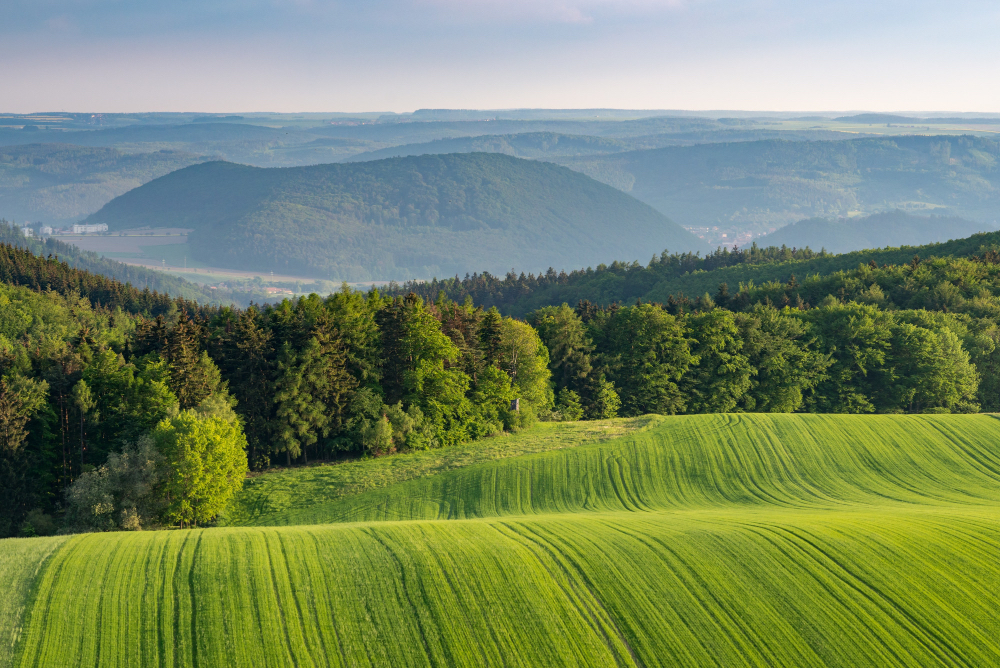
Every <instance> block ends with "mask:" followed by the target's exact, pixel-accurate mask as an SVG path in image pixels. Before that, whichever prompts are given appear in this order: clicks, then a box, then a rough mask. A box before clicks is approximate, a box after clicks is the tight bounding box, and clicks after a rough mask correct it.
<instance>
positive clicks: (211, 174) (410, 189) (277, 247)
mask: <svg viewBox="0 0 1000 668" xmlns="http://www.w3.org/2000/svg"><path fill="white" fill-rule="evenodd" d="M87 220H88V222H90V223H106V224H107V225H108V226H109V228H110V229H112V230H116V229H126V228H131V227H137V226H142V225H151V226H157V227H158V226H164V227H187V228H193V229H194V232H193V233H192V234H191V235H190V237H189V240H190V243H191V245H192V253H193V255H194V257H196V258H197V259H199V260H201V261H203V262H206V263H209V264H212V265H213V266H222V267H228V268H233V269H252V270H255V271H261V270H265V271H266V270H274V271H289V270H291V269H294V270H296V271H297V272H299V273H309V274H312V275H313V276H316V277H319V278H330V279H335V280H341V279H342V280H390V279H395V280H405V279H409V278H430V277H432V276H453V275H455V274H456V273H457V274H465V273H466V272H471V271H481V270H483V269H487V270H489V271H494V272H500V273H502V272H505V271H508V270H510V268H511V267H517V268H518V269H519V270H520V269H524V270H525V271H543V270H545V269H546V268H548V267H550V266H552V267H556V268H564V267H566V268H572V267H576V266H581V265H583V266H586V265H588V264H590V265H596V264H598V263H600V262H602V261H605V260H606V259H607V258H608V257H636V256H638V257H646V256H651V255H653V254H654V253H658V252H660V251H662V250H663V249H664V248H669V249H671V250H676V251H686V250H707V247H706V245H705V244H703V243H702V242H701V241H700V240H699V239H698V238H696V237H695V236H693V235H692V234H691V233H689V232H687V231H686V230H684V229H682V228H681V227H680V226H678V225H677V224H676V223H674V222H672V221H671V220H670V219H668V218H666V217H665V216H664V215H663V214H661V213H658V212H657V211H655V210H654V209H653V208H652V207H650V206H648V205H646V204H643V203H642V202H639V201H638V200H636V199H634V198H632V197H630V196H629V195H626V194H625V193H622V192H620V191H618V190H616V189H614V188H611V187H610V186H607V185H604V184H602V183H599V182H597V181H595V180H593V179H591V178H590V177H588V176H585V175H583V174H580V173H578V172H574V171H572V170H570V169H567V168H565V167H560V166H558V165H554V164H551V163H546V162H539V161H532V160H522V159H519V158H514V157H510V156H506V155H500V154H487V153H467V154H448V155H425V156H418V157H406V158H392V159H387V160H377V161H371V162H359V163H349V164H327V165H314V166H310V167H293V168H285V169H276V168H272V169H261V168H255V167H247V166H244V165H236V164H232V163H226V162H209V163H204V164H200V165H195V166H192V167H190V168H185V169H181V170H178V171H176V172H173V173H171V174H168V175H166V176H164V177H161V178H159V179H156V180H154V181H151V182H150V183H147V184H145V185H143V186H140V187H139V188H136V189H134V190H132V191H130V192H128V193H125V194H124V195H122V196H120V197H118V198H116V199H114V200H112V201H111V202H109V203H108V204H107V205H106V206H104V208H102V209H101V210H100V211H98V212H97V213H95V214H93V215H92V216H90V217H89V218H88V219H87Z"/></svg>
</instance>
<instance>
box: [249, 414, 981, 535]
mask: <svg viewBox="0 0 1000 668" xmlns="http://www.w3.org/2000/svg"><path fill="white" fill-rule="evenodd" d="M998 503H1000V419H998V418H997V417H995V416H992V415H866V416H854V415H808V414H807V415H769V414H731V415H692V416H677V417H669V418H661V419H659V420H657V421H656V422H655V423H653V424H652V426H651V427H650V428H649V429H647V430H644V431H642V432H638V433H635V434H632V435H630V436H626V437H623V438H619V439H614V440H611V441H607V442H604V443H595V444H590V445H581V446H579V447H576V448H571V449H564V450H558V451H553V452H546V453H541V454H535V455H526V456H519V457H514V458H510V459H504V460H499V461H493V462H487V463H481V464H476V465H473V466H468V467H466V468H463V469H460V470H454V471H448V472H444V473H441V474H438V475H432V476H427V477H423V478H418V479H413V480H410V481H407V482H403V483H399V484H395V485H392V486H388V487H385V488H383V489H379V490H374V491H370V492H364V493H362V494H357V495H354V496H346V497H343V498H340V499H337V500H334V501H330V502H325V503H324V502H320V503H312V504H310V505H305V506H303V507H294V505H289V506H288V509H287V510H284V511H282V512H275V513H262V514H260V515H258V516H256V517H253V518H248V519H247V522H246V523H247V524H257V525H303V524H322V523H329V522H362V521H388V520H392V521H398V520H414V519H467V518H482V517H502V516H513V515H536V514H548V513H565V512H614V511H622V510H629V511H648V510H663V509H672V510H684V509H702V508H725V507H738V506H751V507H752V506H759V507H816V508H842V507H845V506H847V505H855V504H861V505H885V504H902V505H907V504H931V505H942V504H944V505H947V504H974V505H975V504H998Z"/></svg>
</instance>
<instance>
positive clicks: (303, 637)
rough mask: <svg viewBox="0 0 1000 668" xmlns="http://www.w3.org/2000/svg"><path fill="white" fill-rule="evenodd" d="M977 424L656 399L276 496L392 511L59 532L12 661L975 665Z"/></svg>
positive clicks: (996, 472)
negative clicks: (339, 492)
mask: <svg viewBox="0 0 1000 668" xmlns="http://www.w3.org/2000/svg"><path fill="white" fill-rule="evenodd" d="M998 436H1000V420H998V419H997V418H995V417H993V416H989V415H966V416H961V415H958V416H811V415H773V416H763V415H756V416H754V415H739V416H734V415H701V416H690V417H676V418H663V419H661V420H660V421H659V422H658V423H657V424H656V425H655V426H653V428H651V429H649V430H645V431H641V432H639V433H636V434H633V435H630V436H627V437H624V438H620V439H618V440H612V441H607V442H603V443H596V444H591V445H586V444H584V445H579V446H577V447H575V448H568V449H563V450H557V451H554V452H547V453H543V454H536V455H528V456H526V457H518V458H514V459H504V460H499V461H495V462H484V463H482V464H479V465H475V466H471V467H465V468H462V469H459V470H452V471H449V472H445V473H442V474H439V475H432V476H429V477H426V478H423V479H419V480H411V481H409V482H405V483H402V484H400V485H392V486H389V487H386V488H384V489H381V490H377V491H375V492H367V493H363V494H360V495H357V496H355V497H348V498H344V499H341V500H339V501H337V502H335V503H334V504H332V505H331V504H324V503H319V504H315V505H314V507H313V508H312V509H311V511H310V512H312V513H313V514H312V516H309V517H305V516H303V517H299V518H298V519H301V520H303V521H333V520H358V519H362V518H375V517H382V518H387V517H396V518H404V517H405V518H412V519H411V520H410V521H404V522H398V521H394V522H378V521H376V522H361V523H357V522H352V523H348V524H334V525H327V526H292V527H238V528H224V529H202V530H189V531H168V532H164V531H160V532H142V533H131V534H129V533H118V534H90V535H81V536H74V537H71V538H70V539H68V540H67V541H66V542H65V543H63V544H62V546H61V547H59V549H57V551H56V552H55V553H54V554H53V556H52V557H51V558H49V559H48V561H45V563H44V565H43V566H42V568H41V569H40V571H39V573H38V575H37V577H36V578H34V579H33V580H34V584H33V586H32V589H31V595H30V597H29V598H28V599H26V598H25V597H22V598H21V599H20V600H30V601H32V602H33V603H32V604H31V605H30V610H28V611H27V612H26V613H25V614H24V615H23V617H22V618H21V622H23V624H22V625H23V628H24V631H23V633H22V634H21V636H20V640H19V641H18V644H17V646H16V652H15V654H14V656H13V657H12V659H13V660H12V661H11V662H10V663H11V665H21V666H33V665H78V664H91V665H123V664H128V665H171V666H174V665H184V666H187V665H192V666H193V665H238V666H249V665H257V666H260V665H268V666H278V665H298V666H302V665H308V666H320V665H322V666H328V665H329V666H353V665H359V666H384V665H413V666H424V665H462V666H465V665H468V666H473V665H476V666H479V665H506V666H538V665H547V666H549V665H551V666H804V665H817V666H888V665H892V666H921V667H923V666H970V667H972V666H985V665H996V664H997V662H998V661H1000V642H998V640H997V638H998V637H1000V621H998V619H997V617H996V615H995V611H996V609H997V607H998V606H1000V591H998V590H997V589H996V587H995V586H993V585H994V583H995V582H997V580H998V578H1000V562H998V561H997V559H996V553H997V550H998V549H1000V512H998V510H1000V484H998V483H1000V447H998V445H997V443H1000V439H998V438H997V437H998ZM392 459H393V458H386V459H383V460H381V461H378V460H376V461H375V462H374V463H373V464H372V466H376V467H386V466H390V465H392V462H391V461H390V460H392ZM383 462H384V463H383ZM280 475H283V474H272V476H280ZM300 501H301V502H302V503H309V499H308V498H307V497H303V498H301V499H300ZM425 517H455V518H458V517H486V519H471V520H462V519H453V520H447V521H439V520H438V521H433V520H430V521H429V520H421V519H419V518H425ZM257 519H258V520H265V519H267V521H271V522H274V521H278V520H280V521H282V522H291V521H295V520H296V518H295V517H293V516H292V515H290V514H288V513H284V514H281V516H280V517H271V518H257ZM414 520H416V521H414ZM36 540H37V541H41V540H45V539H30V540H27V541H25V540H22V541H4V542H3V543H0V555H4V556H8V555H13V554H14V553H15V550H13V549H12V548H11V546H14V547H16V548H17V549H21V550H22V552H23V551H24V550H23V549H22V546H28V547H31V546H33V545H36V543H32V542H31V541H36ZM37 545H38V547H37V549H32V550H29V551H28V552H25V557H24V558H25V561H26V562H31V563H32V564H34V563H38V560H39V559H40V558H41V556H42V555H43V554H44V552H45V551H46V550H47V549H49V547H50V546H51V544H43V543H41V542H38V543H37ZM29 552H30V554H29ZM2 563H3V559H0V564H2ZM29 565H30V564H29ZM15 575H16V574H15ZM24 578H25V576H21V580H22V581H23V580H24ZM21 590H22V591H23V586H22V588H21ZM3 603H4V599H3V598H2V595H0V608H2V605H3ZM0 662H2V658H0Z"/></svg>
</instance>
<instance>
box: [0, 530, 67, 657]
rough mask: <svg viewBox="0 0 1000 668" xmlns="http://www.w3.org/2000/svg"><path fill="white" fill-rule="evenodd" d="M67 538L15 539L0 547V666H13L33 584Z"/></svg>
mask: <svg viewBox="0 0 1000 668" xmlns="http://www.w3.org/2000/svg"><path fill="white" fill-rule="evenodd" d="M65 541H66V537H65V536H56V537H52V538H12V539H9V540H5V541H3V542H2V546H3V547H2V549H0V668H4V667H6V666H10V665H13V663H14V660H15V658H16V654H17V647H18V643H19V641H20V639H21V632H22V630H23V625H24V622H25V616H26V614H27V613H28V611H29V608H30V607H31V602H32V593H33V587H34V585H35V581H36V578H37V577H38V574H39V572H40V571H41V569H42V567H43V565H44V564H45V562H46V560H47V559H48V558H49V557H50V556H51V555H52V553H53V552H55V551H56V550H57V549H58V548H59V546H60V545H62V544H63V543H64V542H65Z"/></svg>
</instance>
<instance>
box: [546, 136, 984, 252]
mask: <svg viewBox="0 0 1000 668" xmlns="http://www.w3.org/2000/svg"><path fill="white" fill-rule="evenodd" d="M998 158H1000V145H998V143H997V142H996V141H994V140H990V139H983V138H979V137H971V136H964V137H940V136H937V137H922V136H900V137H892V138H879V139H874V138H872V139H853V140H847V141H833V142H830V141H816V142H789V141H762V142H742V143H728V144H701V145H698V146H688V147H671V148H662V149H655V150H648V151H633V152H628V153H621V154H616V155H610V156H588V157H579V158H566V159H560V160H559V162H561V163H562V164H565V165H567V166H569V167H571V168H573V169H577V170H580V171H582V172H584V173H585V174H589V175H590V176H593V177H594V178H595V179H598V180H600V181H604V182H605V183H609V184H611V185H613V186H615V187H617V188H620V189H621V190H623V191H625V192H628V193H631V194H632V195H634V196H635V197H636V198H638V199H640V200H642V201H644V202H646V203H648V204H650V205H651V206H653V207H655V208H656V209H658V210H659V211H663V212H669V215H670V216H671V217H672V218H673V219H674V220H676V221H677V222H678V223H680V224H681V225H683V226H685V227H687V228H688V229H692V228H711V227H714V226H718V227H719V228H720V230H723V229H728V230H730V231H731V232H732V233H733V234H734V235H735V234H738V233H740V232H752V233H754V234H755V235H757V234H760V233H761V232H768V231H771V230H773V229H775V228H779V227H782V226H783V225H786V224H789V223H792V222H795V221H798V220H802V219H803V218H809V217H828V216H837V217H839V216H847V215H849V214H857V213H876V212H879V211H885V210H891V209H904V210H909V211H911V212H912V211H919V212H924V213H938V214H946V215H957V216H961V217H963V218H968V219H970V220H973V221H979V222H987V221H988V222H991V223H992V222H993V221H994V220H997V218H998V216H997V207H998V205H1000V170H998V169H997V161H998ZM953 236H958V235H953ZM730 238H732V237H730ZM810 245H813V244H810Z"/></svg>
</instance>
